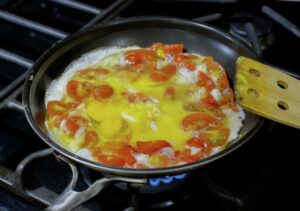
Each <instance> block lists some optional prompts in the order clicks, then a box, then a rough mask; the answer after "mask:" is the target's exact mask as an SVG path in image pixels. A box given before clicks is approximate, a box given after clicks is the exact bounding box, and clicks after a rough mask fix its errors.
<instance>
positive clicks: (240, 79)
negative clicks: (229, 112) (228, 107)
mask: <svg viewBox="0 0 300 211" xmlns="http://www.w3.org/2000/svg"><path fill="white" fill-rule="evenodd" d="M236 68H237V70H236V77H235V97H236V100H237V102H238V103H239V104H240V105H241V106H242V107H243V108H244V109H245V110H248V111H250V112H253V113H255V114H257V115H260V116H263V117H266V118H268V119H271V120H274V121H277V122H280V123H282V124H286V125H289V126H292V127H296V128H300V83H299V81H298V79H295V78H293V77H291V76H289V75H287V74H285V73H283V72H282V71H280V70H278V69H275V68H273V67H270V66H267V65H264V64H262V63H259V62H257V61H254V60H252V59H249V58H245V57H239V58H238V60H237V64H236Z"/></svg>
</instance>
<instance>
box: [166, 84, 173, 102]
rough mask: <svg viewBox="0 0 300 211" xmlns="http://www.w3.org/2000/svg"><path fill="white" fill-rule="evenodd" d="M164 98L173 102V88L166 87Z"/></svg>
mask: <svg viewBox="0 0 300 211" xmlns="http://www.w3.org/2000/svg"><path fill="white" fill-rule="evenodd" d="M164 96H165V97H166V98H168V99H171V100H173V99H174V98H175V88H174V87H172V86H168V87H167V88H166V91H165V93H164Z"/></svg>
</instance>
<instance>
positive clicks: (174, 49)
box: [163, 43, 184, 54]
mask: <svg viewBox="0 0 300 211" xmlns="http://www.w3.org/2000/svg"><path fill="white" fill-rule="evenodd" d="M163 48H164V50H165V52H166V53H167V54H179V53H182V52H183V48H184V45H183V44H181V43H179V44H171V45H164V46H163Z"/></svg>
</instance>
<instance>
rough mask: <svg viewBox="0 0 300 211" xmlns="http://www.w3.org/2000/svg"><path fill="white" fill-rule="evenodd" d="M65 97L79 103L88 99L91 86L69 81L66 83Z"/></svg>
mask: <svg viewBox="0 0 300 211" xmlns="http://www.w3.org/2000/svg"><path fill="white" fill-rule="evenodd" d="M66 88H67V95H68V96H69V97H71V98H73V99H74V100H77V101H81V100H82V99H83V98H85V97H88V96H89V94H90V92H91V89H92V85H91V84H90V83H88V82H79V81H76V80H71V81H69V82H68V83H67V87H66Z"/></svg>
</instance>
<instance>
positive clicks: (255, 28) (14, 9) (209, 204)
mask: <svg viewBox="0 0 300 211" xmlns="http://www.w3.org/2000/svg"><path fill="white" fill-rule="evenodd" d="M264 4H267V5H264ZM299 8H300V3H297V2H282V1H273V2H270V1H266V2H264V1H254V2H253V1H251V3H248V2H245V1H238V0H233V1H232V0H231V1H218V0H214V1H209V0H202V1H200V0H198V1H193V0H189V1H180V0H177V1H175V0H173V1H172V0H136V1H133V0H107V1H94V0H90V1H86V0H80V1H79V0H77V1H75V0H74V1H71V0H60V1H58V0H39V1H33V0H32V1H24V0H6V1H5V0H4V1H0V9H1V10H0V26H1V33H0V38H1V39H0V75H1V77H0V118H1V122H0V126H1V127H0V210H41V209H43V208H45V207H46V206H47V205H49V204H50V203H51V202H52V201H53V200H54V198H55V197H56V196H57V195H59V194H61V193H62V191H63V190H64V189H65V188H66V186H67V185H68V184H69V182H70V181H71V180H72V178H73V179H74V178H75V177H76V176H77V175H78V180H77V181H76V186H75V190H76V191H83V190H84V189H86V188H87V187H88V186H90V185H91V184H93V182H94V181H96V180H98V179H99V178H105V177H107V178H109V177H110V175H106V174H101V173H99V172H95V171H92V170H89V169H87V168H86V167H84V166H81V165H71V166H70V164H69V163H66V162H64V160H62V159H58V158H57V156H54V155H53V150H52V149H50V148H49V147H48V146H47V145H46V144H44V142H43V141H42V140H40V139H39V138H38V137H37V135H35V133H34V132H33V130H32V129H31V127H30V126H29V124H28V123H27V121H26V118H25V116H24V113H23V107H22V104H21V103H20V100H21V92H22V90H23V82H24V79H25V77H26V76H27V73H28V70H29V69H30V67H31V66H32V65H33V64H34V62H35V61H36V60H37V58H38V57H39V56H41V55H42V54H43V52H44V51H45V50H46V49H48V48H49V47H50V46H51V45H52V44H54V43H55V42H57V41H59V40H61V39H63V38H64V37H66V36H68V35H69V34H71V33H74V32H76V31H79V30H84V29H86V28H89V27H91V26H94V25H95V24H103V23H106V22H109V21H113V20H118V19H125V18H128V17H133V16H153V15H155V16H173V17H177V18H185V19H189V20H194V21H197V22H201V23H205V24H209V25H212V26H215V27H218V28H221V29H222V30H225V31H228V33H230V34H232V35H233V36H236V37H238V38H239V39H241V40H243V41H244V42H245V43H247V44H248V45H249V46H252V47H253V49H254V50H255V51H256V53H257V54H259V55H261V57H262V59H263V60H264V61H265V62H266V63H268V64H271V65H273V66H277V67H280V68H281V69H283V70H284V71H286V72H288V73H290V74H291V75H293V76H295V77H298V78H300V72H299V68H298V62H297V59H298V54H297V53H296V52H297V50H298V49H299V47H300V42H299V29H298V28H297V26H296V25H298V26H299V25H300V22H299V20H298V19H297V11H298V10H299ZM276 12H278V13H279V14H277V13H276ZM280 15H282V16H280ZM282 17H285V18H286V19H284V18H282ZM293 24H295V25H293ZM299 137H300V132H299V130H297V129H294V128H291V127H287V126H283V125H280V124H277V123H274V122H271V121H268V120H266V121H265V124H264V125H263V127H262V128H261V129H260V131H259V132H258V133H257V134H256V135H255V136H254V137H253V138H252V139H251V140H250V141H248V142H247V143H246V144H244V145H243V146H241V147H240V148H239V149H238V150H236V151H234V152H232V153H231V154H229V155H228V156H226V157H224V158H222V159H220V160H218V161H216V162H214V163H212V164H210V165H208V166H206V167H204V168H201V169H199V170H197V171H193V172H189V173H186V174H180V175H175V176H169V177H161V178H150V179H148V180H147V184H146V185H144V186H139V185H137V184H135V183H116V184H114V185H111V186H109V187H107V188H106V189H104V190H103V191H102V192H101V193H100V194H98V195H96V196H95V197H93V198H92V199H90V200H89V201H87V202H85V203H84V204H82V205H80V206H79V207H77V208H76V209H75V210H138V209H139V210H183V209H186V210H204V211H211V210H241V211H242V210H247V211H248V210H278V209H281V210H300V205H299V203H297V199H298V197H299V193H298V191H297V190H298V189H299V188H300V182H299V179H298V178H299V176H300V175H299V173H298V172H299V171H298V169H297V167H298V163H299V162H298V161H300V159H299V156H298V153H297V150H298V149H299V147H300V143H299V141H298V140H297V139H299ZM58 157H59V156H58ZM71 169H73V170H71ZM74 169H77V171H76V170H74Z"/></svg>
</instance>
